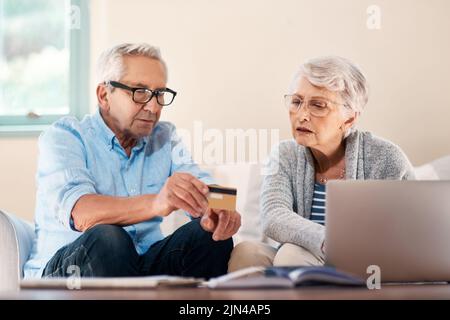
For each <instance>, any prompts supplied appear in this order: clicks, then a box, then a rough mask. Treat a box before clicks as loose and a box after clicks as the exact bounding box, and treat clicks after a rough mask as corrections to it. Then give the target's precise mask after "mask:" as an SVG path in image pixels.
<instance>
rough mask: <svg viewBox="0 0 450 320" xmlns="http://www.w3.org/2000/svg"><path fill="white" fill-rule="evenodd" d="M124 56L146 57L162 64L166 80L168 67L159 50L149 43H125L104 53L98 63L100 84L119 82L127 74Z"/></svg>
mask: <svg viewBox="0 0 450 320" xmlns="http://www.w3.org/2000/svg"><path fill="white" fill-rule="evenodd" d="M124 56H144V57H148V58H152V59H155V60H158V61H160V62H161V63H162V65H163V67H164V70H165V74H166V78H167V66H166V63H165V62H164V60H163V59H162V57H161V52H160V51H159V48H157V47H154V46H151V45H149V44H147V43H123V44H119V45H116V46H114V47H112V48H109V49H107V50H105V51H103V52H102V54H101V55H100V57H99V59H98V63H97V76H98V82H99V83H104V82H108V81H119V80H120V79H121V78H122V77H123V75H124V74H125V71H126V70H125V65H124V64H123V57H124Z"/></svg>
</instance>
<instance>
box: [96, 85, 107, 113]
mask: <svg viewBox="0 0 450 320" xmlns="http://www.w3.org/2000/svg"><path fill="white" fill-rule="evenodd" d="M96 92H97V101H98V105H99V106H100V108H101V109H102V110H103V111H105V112H107V111H109V102H108V89H107V87H106V85H105V84H103V83H101V84H99V85H98V86H97V91H96Z"/></svg>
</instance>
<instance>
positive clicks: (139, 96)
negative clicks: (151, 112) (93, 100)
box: [105, 81, 177, 106]
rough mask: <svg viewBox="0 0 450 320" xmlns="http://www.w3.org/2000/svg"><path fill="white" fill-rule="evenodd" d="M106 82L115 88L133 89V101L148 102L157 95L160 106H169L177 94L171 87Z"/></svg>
mask: <svg viewBox="0 0 450 320" xmlns="http://www.w3.org/2000/svg"><path fill="white" fill-rule="evenodd" d="M105 84H109V85H110V86H112V87H114V88H119V89H124V90H128V91H131V93H132V98H133V101H134V102H136V103H140V104H146V103H148V102H149V101H150V100H152V98H153V97H156V101H157V102H158V104H159V105H160V106H168V105H169V104H171V103H172V102H173V99H175V96H176V95H177V93H176V92H175V91H173V90H172V89H169V88H165V89H157V90H151V89H147V88H131V87H129V86H127V85H125V84H123V83H120V82H117V81H108V82H106V83H105Z"/></svg>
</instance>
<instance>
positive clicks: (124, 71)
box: [25, 44, 241, 278]
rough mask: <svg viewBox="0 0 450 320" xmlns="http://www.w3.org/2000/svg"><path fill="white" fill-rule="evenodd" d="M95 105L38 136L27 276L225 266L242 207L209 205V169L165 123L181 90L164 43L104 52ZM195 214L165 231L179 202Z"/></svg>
mask: <svg viewBox="0 0 450 320" xmlns="http://www.w3.org/2000/svg"><path fill="white" fill-rule="evenodd" d="M98 67H99V70H98V71H99V76H100V81H99V84H98V86H97V99H98V106H99V107H98V110H97V112H96V113H95V114H94V115H88V116H86V117H85V118H84V119H83V120H82V121H78V120H77V119H75V118H73V117H64V118H62V119H60V120H58V121H57V122H56V123H54V124H53V125H52V126H51V127H50V128H49V129H48V130H46V131H45V132H44V133H43V134H42V135H41V136H40V138H39V151H40V155H39V163H38V172H37V186H38V189H37V207H36V234H37V240H36V241H35V243H34V246H33V250H32V253H31V257H30V260H29V261H28V262H27V263H26V265H25V277H67V276H70V275H71V274H72V273H73V272H74V270H76V269H75V268H78V272H79V274H80V276H82V277H92V276H98V277H124V276H128V277H129V276H146V275H158V274H168V275H179V276H192V277H203V278H211V277H215V276H219V275H222V274H224V273H226V271H227V265H228V259H229V256H230V252H231V250H232V249H233V241H232V238H231V236H232V235H233V234H234V233H236V232H237V230H238V229H239V227H240V223H241V222H240V215H239V214H238V213H237V212H232V211H224V210H213V209H210V208H208V202H207V199H206V195H207V193H208V187H207V183H211V182H212V179H211V177H210V176H209V175H208V174H207V173H205V172H202V171H201V170H200V169H199V167H198V166H197V165H196V164H195V163H193V161H192V159H191V158H190V156H189V153H188V152H187V150H186V149H185V148H184V146H183V145H182V143H181V141H180V139H179V138H177V136H176V134H175V127H174V125H172V124H171V123H168V122H159V121H158V120H159V118H160V115H161V111H162V109H164V108H166V107H167V106H169V105H171V104H172V102H173V100H174V98H175V96H176V92H175V91H173V90H171V89H169V88H168V87H167V85H166V83H167V67H166V65H165V63H164V61H163V60H162V58H161V56H160V53H159V50H158V49H157V48H155V47H152V46H150V45H147V44H122V45H118V46H115V47H113V48H111V49H109V50H107V51H105V52H104V53H103V54H102V55H101V57H100V60H99V66H98ZM177 209H182V210H184V211H185V212H187V213H188V214H189V215H190V216H191V218H192V221H190V222H189V223H187V224H185V225H184V226H182V227H180V228H179V229H178V230H176V231H175V232H174V233H173V234H171V235H169V236H167V237H165V238H164V237H163V235H162V233H161V230H160V223H161V221H162V220H163V217H165V216H167V215H169V214H171V213H172V212H173V211H174V210H177Z"/></svg>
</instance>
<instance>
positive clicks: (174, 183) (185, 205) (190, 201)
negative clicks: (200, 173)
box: [154, 172, 209, 218]
mask: <svg viewBox="0 0 450 320" xmlns="http://www.w3.org/2000/svg"><path fill="white" fill-rule="evenodd" d="M208 192H209V189H208V186H207V185H206V184H205V183H203V182H201V181H200V180H198V179H197V178H195V177H194V176H192V175H190V174H188V173H180V172H177V173H174V174H173V175H172V176H170V177H169V179H167V181H166V183H165V184H164V186H163V188H162V189H161V191H160V192H159V194H158V195H157V196H156V198H155V203H154V205H155V207H154V208H155V210H156V212H157V214H158V215H159V216H163V217H164V216H167V215H169V214H170V213H171V212H172V211H174V210H177V209H181V210H184V211H186V212H188V213H189V214H190V215H191V216H192V217H194V218H198V217H200V216H202V215H203V213H204V212H205V211H206V209H207V208H208V200H207V199H206V195H207V194H208Z"/></svg>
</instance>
